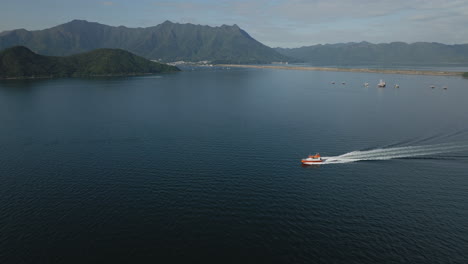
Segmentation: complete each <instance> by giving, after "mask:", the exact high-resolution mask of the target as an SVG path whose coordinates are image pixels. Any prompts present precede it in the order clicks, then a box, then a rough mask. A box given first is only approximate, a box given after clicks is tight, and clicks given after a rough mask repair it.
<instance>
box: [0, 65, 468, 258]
mask: <svg viewBox="0 0 468 264" xmlns="http://www.w3.org/2000/svg"><path fill="white" fill-rule="evenodd" d="M380 79H383V80H385V81H386V82H387V87H386V88H377V87H376V86H377V83H378V82H379V80H380ZM332 81H335V82H336V83H335V84H331V82H332ZM342 82H345V84H341V83H342ZM365 82H368V83H369V87H364V86H363V83H365ZM394 84H399V86H400V88H394V86H393V85H394ZM431 85H434V86H435V88H434V89H432V88H431V87H430V86H431ZM444 86H446V87H447V88H448V89H446V90H445V89H442V87H444ZM316 152H320V154H321V155H323V156H325V157H334V158H335V159H336V160H338V161H340V162H336V163H328V164H327V163H325V164H322V165H318V166H307V167H303V166H302V165H301V162H300V160H301V158H304V157H306V156H307V155H309V154H315V153H316ZM350 159H351V160H350ZM0 263H346V264H350V263H468V79H463V78H461V77H442V76H418V75H390V74H375V73H350V72H318V71H317V72H315V71H294V70H272V69H229V70H227V69H219V68H214V67H213V68H205V69H204V70H197V69H194V70H191V69H188V71H184V72H180V73H174V74H163V75H158V76H145V77H122V78H90V79H53V80H52V79H50V80H48V79H44V80H23V81H20V80H15V81H13V80H12V81H1V82H0Z"/></svg>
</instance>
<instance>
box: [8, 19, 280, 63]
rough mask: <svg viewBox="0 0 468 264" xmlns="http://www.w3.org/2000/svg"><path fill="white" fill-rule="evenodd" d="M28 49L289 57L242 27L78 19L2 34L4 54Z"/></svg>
mask: <svg viewBox="0 0 468 264" xmlns="http://www.w3.org/2000/svg"><path fill="white" fill-rule="evenodd" d="M16 45H22V46H26V47H28V48H30V49H31V50H33V51H34V52H37V53H39V54H43V55H53V56H67V55H72V54H76V53H80V52H86V51H90V50H94V49H98V48H117V49H124V50H127V51H130V52H132V53H134V54H137V55H139V56H143V57H145V58H147V59H151V60H161V61H164V62H174V61H180V60H184V61H204V60H207V61H211V62H212V63H239V64H240V63H270V62H272V61H285V60H288V58H287V57H286V56H284V55H281V54H279V53H278V52H276V51H275V50H274V49H272V48H270V47H267V46H265V45H263V44H262V43H260V42H258V41H256V40H255V39H254V38H252V37H251V36H250V35H249V34H248V33H247V32H245V31H244V30H242V29H240V28H239V27H238V26H237V25H233V26H226V25H223V26H220V27H210V26H201V25H193V24H178V23H172V22H170V21H166V22H164V23H162V24H159V25H157V26H154V27H147V28H127V27H124V26H119V27H113V26H107V25H103V24H99V23H95V22H88V21H85V20H73V21H71V22H68V23H65V24H62V25H58V26H56V27H52V28H49V29H44V30H36V31H28V30H25V29H17V30H12V31H4V32H2V33H0V50H1V49H5V48H8V47H12V46H16Z"/></svg>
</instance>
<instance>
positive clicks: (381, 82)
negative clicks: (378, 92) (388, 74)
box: [377, 80, 387, 88]
mask: <svg viewBox="0 0 468 264" xmlns="http://www.w3.org/2000/svg"><path fill="white" fill-rule="evenodd" d="M386 85H387V84H386V83H385V82H384V81H383V80H380V82H379V83H378V84H377V86H378V87H380V88H384V87H385V86H386Z"/></svg>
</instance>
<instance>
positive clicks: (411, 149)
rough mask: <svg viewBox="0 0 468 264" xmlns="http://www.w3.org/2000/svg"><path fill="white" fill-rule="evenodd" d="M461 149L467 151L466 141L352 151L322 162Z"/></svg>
mask: <svg viewBox="0 0 468 264" xmlns="http://www.w3.org/2000/svg"><path fill="white" fill-rule="evenodd" d="M461 151H468V142H455V143H446V144H436V145H424V146H407V147H394V148H378V149H372V150H364V151H352V152H348V153H345V154H342V155H339V156H334V157H324V160H325V161H324V164H333V163H335V164H336V163H348V162H356V161H363V160H389V159H398V158H411V157H419V156H429V155H436V154H443V153H453V152H461Z"/></svg>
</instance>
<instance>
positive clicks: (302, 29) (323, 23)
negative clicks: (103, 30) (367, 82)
mask: <svg viewBox="0 0 468 264" xmlns="http://www.w3.org/2000/svg"><path fill="white" fill-rule="evenodd" d="M73 19H84V20H88V21H92V22H98V23H101V24H106V25H111V26H120V25H124V26H127V27H149V26H155V25H157V24H160V23H162V22H164V21H166V20H170V21H172V22H176V23H192V24H201V25H210V26H220V25H223V24H226V25H233V24H237V25H238V26H239V27H241V28H242V29H244V30H245V31H247V32H248V33H249V34H250V35H251V36H252V37H253V38H255V39H257V40H258V41H260V42H262V43H264V44H265V45H268V46H270V47H285V48H293V47H301V46H310V45H315V44H326V43H340V42H360V41H368V42H372V43H388V42H394V41H403V42H408V43H413V42H418V41H427V42H440V43H446V44H461V43H468V30H466V25H468V0H326V1H325V0H268V1H267V0H191V1H188V0H161V1H160V0H132V1H130V0H105V1H100V0H79V1H77V0H74V1H71V0H41V1H37V0H0V32H1V31H5V30H12V29H18V28H25V29H27V30H38V29H45V28H50V27H53V26H56V25H59V24H63V23H66V22H69V21H71V20H73Z"/></svg>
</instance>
